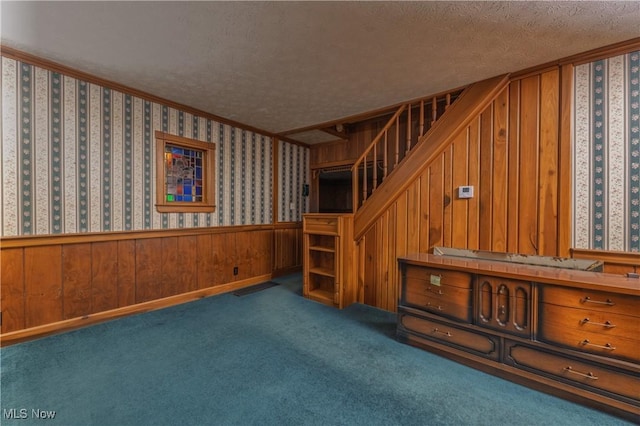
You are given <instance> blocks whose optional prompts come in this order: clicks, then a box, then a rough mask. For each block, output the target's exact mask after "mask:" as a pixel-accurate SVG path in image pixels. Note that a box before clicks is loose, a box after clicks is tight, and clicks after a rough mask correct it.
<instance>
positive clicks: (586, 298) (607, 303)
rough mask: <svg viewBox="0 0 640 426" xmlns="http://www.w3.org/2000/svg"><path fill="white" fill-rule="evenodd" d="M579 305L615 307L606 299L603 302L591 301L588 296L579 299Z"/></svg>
mask: <svg viewBox="0 0 640 426" xmlns="http://www.w3.org/2000/svg"><path fill="white" fill-rule="evenodd" d="M580 303H596V304H598V305H607V306H613V305H615V303H613V302H612V301H611V299H607V300H605V301H604V302H603V301H601V300H591V298H590V297H589V296H585V297H583V298H582V299H580Z"/></svg>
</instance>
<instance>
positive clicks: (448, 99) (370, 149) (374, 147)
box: [351, 88, 463, 213]
mask: <svg viewBox="0 0 640 426" xmlns="http://www.w3.org/2000/svg"><path fill="white" fill-rule="evenodd" d="M462 91H463V89H462V88H458V89H453V90H451V91H449V92H443V93H439V94H437V95H433V96H429V97H425V98H421V99H419V100H413V101H409V102H406V103H404V104H402V105H400V106H399V107H398V109H397V110H396V112H395V113H394V114H393V115H392V116H391V118H390V119H389V120H388V121H387V123H386V124H385V125H384V127H383V128H382V129H381V130H380V131H379V132H378V134H377V135H376V136H375V137H374V138H373V140H372V141H371V143H369V145H368V146H367V147H366V148H365V150H364V151H363V153H362V154H361V155H360V157H358V159H357V160H356V161H355V162H354V163H353V166H352V167H351V176H352V203H353V213H356V212H357V211H358V208H359V207H360V200H362V202H363V203H364V202H365V201H366V200H367V198H368V196H369V188H368V187H367V186H368V183H367V182H368V175H367V174H368V172H367V166H368V164H367V159H368V158H369V156H370V155H372V153H373V155H372V157H373V158H372V160H371V161H372V164H373V165H374V167H373V170H372V175H373V176H372V177H373V183H372V188H371V189H372V191H375V190H376V189H377V187H378V167H377V164H378V144H379V143H380V141H381V140H382V138H384V147H383V156H384V157H383V161H382V180H384V179H385V178H386V177H387V175H388V174H389V173H390V172H391V171H393V169H394V168H395V167H397V165H398V163H399V162H400V150H399V131H400V117H401V115H402V113H404V112H405V111H407V135H406V136H407V141H406V147H405V152H404V156H406V155H407V154H409V151H410V150H411V149H412V148H413V146H412V145H411V141H412V134H411V123H412V120H411V111H412V110H413V109H414V108H416V109H418V108H419V113H418V114H419V115H418V132H417V133H418V134H417V141H416V145H417V142H419V141H420V140H421V138H422V137H423V136H424V135H425V133H426V132H428V131H429V129H430V128H431V127H432V126H433V125H434V124H435V122H436V121H437V120H438V119H440V118H441V116H442V114H441V115H440V116H438V108H437V105H438V102H441V101H444V102H445V111H446V110H447V109H448V108H449V106H451V104H452V95H454V96H455V99H457V97H458V96H459V95H460V93H461V92H462ZM455 99H454V101H455ZM428 104H431V117H430V118H431V120H430V122H427V123H425V105H428ZM394 124H395V125H396V135H395V141H396V149H395V158H392V160H394V161H393V163H391V166H392V167H391V169H392V170H388V168H389V167H388V166H389V164H390V163H389V162H388V152H389V151H388V132H389V129H391V127H392V126H393V125H394ZM360 167H362V169H363V179H362V188H360V179H359V176H358V170H359V169H360ZM360 190H362V198H360V196H359V192H360Z"/></svg>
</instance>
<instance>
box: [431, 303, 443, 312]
mask: <svg viewBox="0 0 640 426" xmlns="http://www.w3.org/2000/svg"><path fill="white" fill-rule="evenodd" d="M427 306H428V307H430V308H436V309H437V310H439V311H442V310H444V309H442V306H440V305H438V306H434V305H432V304H431V302H427Z"/></svg>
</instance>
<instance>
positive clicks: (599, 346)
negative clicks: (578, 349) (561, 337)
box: [580, 339, 616, 351]
mask: <svg viewBox="0 0 640 426" xmlns="http://www.w3.org/2000/svg"><path fill="white" fill-rule="evenodd" d="M580 344H581V345H583V346H593V347H595V348H599V349H605V350H607V351H613V350H615V349H616V347H615V346H611V343H605V344H604V345H596V344H595V343H590V342H589V339H584V340H583V341H582V342H580Z"/></svg>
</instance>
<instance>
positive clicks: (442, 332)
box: [433, 328, 453, 337]
mask: <svg viewBox="0 0 640 426" xmlns="http://www.w3.org/2000/svg"><path fill="white" fill-rule="evenodd" d="M433 332H434V333H440V334H444V335H445V336H447V337H453V336H452V335H451V333H450V332H448V331H442V330H438V329H437V328H434V329H433Z"/></svg>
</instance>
